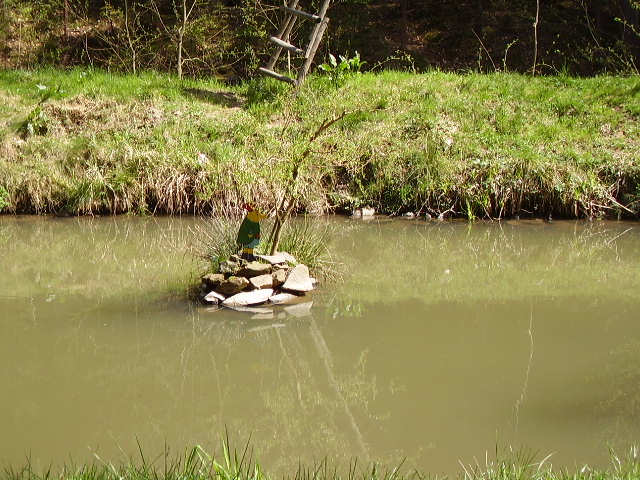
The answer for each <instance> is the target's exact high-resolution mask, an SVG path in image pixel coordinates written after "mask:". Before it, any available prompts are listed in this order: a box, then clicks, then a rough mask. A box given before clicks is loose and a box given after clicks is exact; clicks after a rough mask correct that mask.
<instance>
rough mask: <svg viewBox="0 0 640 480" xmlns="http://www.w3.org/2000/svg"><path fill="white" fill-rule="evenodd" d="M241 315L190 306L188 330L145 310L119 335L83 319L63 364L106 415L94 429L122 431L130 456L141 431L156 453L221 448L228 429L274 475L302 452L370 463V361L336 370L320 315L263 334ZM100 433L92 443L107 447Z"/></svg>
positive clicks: (64, 341)
mask: <svg viewBox="0 0 640 480" xmlns="http://www.w3.org/2000/svg"><path fill="white" fill-rule="evenodd" d="M241 317H242V316H240V315H237V314H233V315H231V314H229V313H224V312H221V313H204V312H203V313H199V312H198V311H194V312H192V314H191V315H190V320H189V321H190V322H191V324H190V325H188V324H185V323H184V322H182V323H175V320H174V319H173V318H170V317H169V316H165V315H164V314H163V313H161V312H157V313H155V314H154V313H151V314H150V313H148V312H144V313H140V314H138V315H136V316H135V317H134V318H133V319H132V318H129V319H128V321H129V322H131V323H132V325H131V327H130V328H129V329H127V327H124V326H120V327H124V330H123V329H122V328H119V333H118V334H117V336H118V337H120V339H118V338H116V337H115V336H114V337H111V336H110V335H109V334H105V332H104V331H102V328H101V323H100V320H99V321H98V322H96V323H92V322H81V323H78V325H77V328H71V329H68V330H67V331H66V338H60V339H59V345H65V346H66V347H67V348H69V350H72V351H68V352H66V354H65V355H59V357H60V360H57V361H63V362H64V363H65V365H60V369H65V370H67V369H68V371H69V372H74V373H73V374H74V375H75V376H76V377H75V382H74V383H75V385H74V386H75V388H77V389H79V390H81V391H83V397H84V400H83V401H88V402H91V403H92V404H93V406H94V407H95V408H96V409H97V410H99V411H100V418H99V419H96V421H97V422H99V423H98V425H93V427H94V428H96V429H99V430H101V431H102V432H109V431H111V432H114V433H113V435H114V437H113V439H114V441H116V442H122V444H123V448H124V449H125V451H127V446H130V447H133V445H131V441H132V440H133V439H134V438H135V437H136V436H137V437H138V438H140V440H141V442H142V443H143V445H147V447H146V448H148V449H149V450H151V451H150V452H149V453H150V454H154V453H157V452H156V450H158V449H159V448H160V447H161V446H162V442H163V441H164V440H165V439H166V440H167V442H168V443H169V445H170V446H171V447H172V448H174V449H175V448H178V449H179V448H182V447H183V446H189V445H192V444H194V443H199V444H203V445H205V446H209V448H214V447H216V446H217V445H218V441H219V435H220V433H221V432H224V430H225V428H228V429H229V431H230V432H231V433H232V439H234V440H235V445H236V446H239V444H241V443H242V442H244V441H246V439H247V438H249V436H250V435H251V437H252V439H253V441H252V446H253V447H254V448H255V453H256V455H257V456H258V457H259V458H260V459H261V462H265V463H266V464H267V466H268V467H269V468H270V469H271V468H273V469H276V470H277V469H284V468H290V467H295V465H296V464H297V462H298V458H299V456H300V457H302V458H307V459H308V460H310V459H311V458H312V457H313V456H315V455H318V456H324V455H328V454H329V455H331V454H335V455H336V457H337V458H340V457H341V456H343V455H344V456H346V455H349V456H350V455H353V454H357V455H358V456H360V457H361V458H362V459H367V458H368V454H367V451H366V448H367V447H366V440H365V439H364V438H363V431H362V426H361V425H360V423H361V422H363V421H366V420H367V419H369V417H370V416H369V414H368V411H367V405H368V402H369V401H370V400H371V398H372V396H373V395H374V392H375V385H374V380H373V379H367V378H366V375H365V373H364V368H363V363H362V362H358V363H357V364H356V365H354V368H353V370H347V371H344V367H342V371H338V369H337V368H336V366H335V365H334V364H333V360H332V353H331V350H330V347H329V346H328V345H327V343H326V342H325V341H324V337H323V333H322V328H321V327H320V326H318V325H317V324H316V322H315V320H313V319H312V318H306V319H298V320H296V319H290V320H287V322H286V326H285V327H282V328H267V329H263V330H255V327H256V322H255V321H249V320H247V319H248V317H247V316H245V317H244V318H245V320H242V318H241ZM134 325H136V326H134ZM264 326H265V327H268V326H269V325H268V324H264ZM252 329H254V330H253V331H251V330H252ZM114 333H115V332H114ZM63 337H64V336H63ZM78 337H81V338H82V339H83V340H84V341H80V342H78V341H76V340H77V338H78ZM89 338H92V339H93V341H91V342H89V341H87V339H89ZM72 345H73V346H72ZM63 359H64V360H63ZM79 365H82V368H79ZM34 374H36V375H37V374H38V368H35V369H34ZM40 374H42V373H41V372H40ZM103 436H104V434H103ZM93 438H94V439H93V440H88V441H89V442H90V443H91V445H92V446H95V445H96V444H100V445H103V446H104V445H105V444H106V443H108V442H107V441H105V440H104V438H102V439H101V438H100V435H98V434H96V435H95V436H94V437H93ZM159 440H160V441H159ZM154 449H155V450H154ZM158 451H159V450H158Z"/></svg>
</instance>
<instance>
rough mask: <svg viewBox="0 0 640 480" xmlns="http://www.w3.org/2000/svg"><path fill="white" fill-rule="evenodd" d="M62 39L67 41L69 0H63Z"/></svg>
mask: <svg viewBox="0 0 640 480" xmlns="http://www.w3.org/2000/svg"><path fill="white" fill-rule="evenodd" d="M5 3H6V0H5ZM64 39H65V41H67V42H68V41H69V0H64Z"/></svg>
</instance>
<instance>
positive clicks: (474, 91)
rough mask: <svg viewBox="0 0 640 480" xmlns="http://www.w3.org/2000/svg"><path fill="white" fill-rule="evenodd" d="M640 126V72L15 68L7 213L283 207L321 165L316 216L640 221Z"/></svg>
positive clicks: (8, 118) (1, 80) (4, 152)
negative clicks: (360, 211) (217, 73)
mask: <svg viewBox="0 0 640 480" xmlns="http://www.w3.org/2000/svg"><path fill="white" fill-rule="evenodd" d="M343 112H346V116H345V117H344V118H343V119H342V120H340V121H339V122H336V123H335V124H333V125H332V126H331V127H329V128H327V129H326V130H324V131H322V132H321V134H320V135H319V137H318V139H317V140H316V141H314V142H313V143H310V142H309V138H310V137H311V136H312V135H313V134H314V133H315V132H317V130H318V127H319V126H320V125H321V124H322V122H323V121H325V120H328V119H332V118H335V117H337V116H339V115H341V114H342V113H343ZM639 119H640V79H639V78H638V77H613V76H609V77H596V78H589V79H576V78H570V77H537V78H531V77H528V76H522V75H518V74H504V73H497V74H491V75H484V74H466V75H458V74H450V73H441V72H432V73H427V74H420V75H416V74H409V73H400V72H383V73H377V74H363V75H354V76H350V77H347V78H345V79H344V81H342V82H339V83H338V84H336V83H334V82H332V81H331V80H330V79H329V78H327V77H314V78H311V79H310V80H309V81H308V82H307V84H306V85H305V86H304V87H303V88H302V90H301V91H300V92H299V94H298V95H295V96H294V95H292V94H291V91H290V90H289V88H288V87H287V86H285V85H283V84H279V83H276V82H275V81H271V80H266V79H257V80H254V81H252V82H250V83H247V84H244V85H240V86H237V87H225V86H223V85H221V84H218V83H216V82H213V81H191V80H187V81H183V82H179V81H178V80H177V79H175V78H173V77H169V76H165V75H160V74H156V73H145V74H142V75H140V76H135V77H134V76H121V75H112V74H108V73H105V72H100V71H85V70H72V71H68V72H62V71H55V70H43V71H36V72H26V71H2V72H0V138H1V141H0V209H1V210H0V211H2V212H9V213H13V212H24V213H57V214H88V213H123V212H135V213H169V214H178V213H202V212H209V211H216V210H229V209H232V210H233V209H235V208H236V206H237V205H238V204H241V203H242V202H243V201H245V200H248V199H253V200H255V201H257V203H258V204H261V205H263V206H267V205H271V204H273V203H274V201H275V199H277V198H279V197H280V196H281V195H282V193H283V191H284V190H285V189H286V188H287V185H289V184H290V183H291V178H292V175H293V165H294V164H295V163H296V162H298V161H299V160H300V159H301V158H304V162H303V167H302V169H301V170H300V172H301V173H300V176H299V177H298V183H299V188H298V194H299V197H300V209H301V210H305V211H308V212H313V213H319V212H327V211H333V210H341V209H345V210H346V209H350V208H353V207H358V206H361V205H372V206H374V207H376V208H377V209H378V211H382V212H385V213H391V214H395V213H404V212H408V211H412V212H420V213H423V214H424V213H429V214H431V215H440V214H445V216H449V215H451V216H463V217H469V218H478V217H480V218H485V217H490V218H497V217H508V216H512V215H534V216H547V215H549V214H551V215H553V216H562V217H574V216H588V217H596V216H604V215H607V216H628V217H634V218H636V217H637V214H638V211H639V210H640V160H639V158H638V157H639V154H638V152H639V151H640V127H639V124H640V122H639ZM308 148H311V153H310V154H309V155H307V156H306V157H305V156H304V152H305V150H306V149H308Z"/></svg>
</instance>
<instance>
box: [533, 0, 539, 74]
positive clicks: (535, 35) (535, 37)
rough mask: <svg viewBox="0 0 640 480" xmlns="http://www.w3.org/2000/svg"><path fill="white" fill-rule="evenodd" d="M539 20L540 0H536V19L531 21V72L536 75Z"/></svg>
mask: <svg viewBox="0 0 640 480" xmlns="http://www.w3.org/2000/svg"><path fill="white" fill-rule="evenodd" d="M539 20H540V0H536V19H535V20H534V22H533V67H532V68H531V74H532V75H533V76H534V77H535V76H536V68H537V65H538V23H539Z"/></svg>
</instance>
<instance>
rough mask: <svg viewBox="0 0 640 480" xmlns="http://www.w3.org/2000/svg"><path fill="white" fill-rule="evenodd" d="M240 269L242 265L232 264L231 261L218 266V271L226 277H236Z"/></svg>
mask: <svg viewBox="0 0 640 480" xmlns="http://www.w3.org/2000/svg"><path fill="white" fill-rule="evenodd" d="M239 268H240V264H238V263H236V262H232V261H231V260H225V261H224V262H222V263H221V264H220V265H219V266H218V271H219V272H220V273H224V274H226V275H235V274H236V272H237V271H238V269H239Z"/></svg>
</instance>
